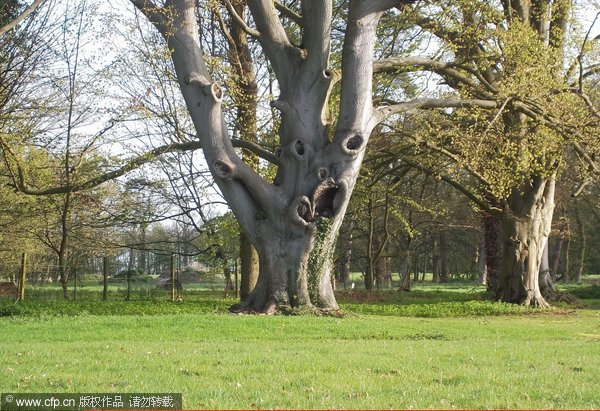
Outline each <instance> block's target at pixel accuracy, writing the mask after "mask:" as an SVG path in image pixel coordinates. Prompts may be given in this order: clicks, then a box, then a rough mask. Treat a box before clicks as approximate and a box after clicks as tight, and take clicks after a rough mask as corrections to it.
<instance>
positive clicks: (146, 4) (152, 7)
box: [129, 0, 168, 39]
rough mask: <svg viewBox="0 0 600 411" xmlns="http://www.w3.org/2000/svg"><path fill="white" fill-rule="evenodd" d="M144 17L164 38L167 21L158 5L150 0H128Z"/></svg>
mask: <svg viewBox="0 0 600 411" xmlns="http://www.w3.org/2000/svg"><path fill="white" fill-rule="evenodd" d="M129 1H130V2H131V4H133V5H134V6H135V7H136V8H137V9H138V10H139V11H141V12H142V14H144V16H146V18H147V19H148V20H149V21H150V23H152V24H153V25H154V27H156V29H157V30H158V31H159V32H160V34H162V36H163V37H165V39H166V38H167V36H168V29H167V24H168V21H167V19H166V18H165V16H164V14H163V13H162V10H161V8H160V7H158V6H157V5H156V4H154V2H153V1H152V0H129Z"/></svg>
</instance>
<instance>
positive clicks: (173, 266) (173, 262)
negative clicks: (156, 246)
mask: <svg viewBox="0 0 600 411" xmlns="http://www.w3.org/2000/svg"><path fill="white" fill-rule="evenodd" d="M176 288H177V287H175V254H171V301H176V300H177V296H176V295H175V294H176Z"/></svg>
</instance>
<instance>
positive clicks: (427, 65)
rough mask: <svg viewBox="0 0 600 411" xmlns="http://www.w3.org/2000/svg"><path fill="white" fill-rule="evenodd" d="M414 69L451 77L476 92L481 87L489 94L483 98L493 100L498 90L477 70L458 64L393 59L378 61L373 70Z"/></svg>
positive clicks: (418, 59)
mask: <svg viewBox="0 0 600 411" xmlns="http://www.w3.org/2000/svg"><path fill="white" fill-rule="evenodd" d="M407 67H414V69H416V70H422V69H425V70H429V71H433V72H434V73H437V74H439V75H440V76H448V77H451V78H452V79H453V80H454V81H456V82H459V83H462V84H465V85H467V86H469V87H471V88H473V89H474V91H476V90H477V89H481V86H483V87H485V88H486V89H487V91H488V92H484V91H480V94H481V95H482V96H485V97H486V98H492V97H493V93H496V92H497V90H496V89H495V88H494V87H493V86H492V85H491V84H489V83H488V82H487V81H486V80H485V79H484V78H483V77H482V76H481V74H480V73H479V72H477V70H474V69H472V68H469V67H464V66H462V65H458V64H456V63H450V62H444V61H439V60H434V59H429V58H424V57H392V58H388V59H383V60H378V61H375V62H374V63H373V70H374V72H375V73H394V72H396V71H397V70H399V69H401V68H407ZM458 69H462V70H465V71H467V72H468V73H470V74H472V75H474V76H476V77H477V78H478V80H479V81H480V84H478V83H477V82H475V81H474V80H473V79H472V78H469V77H468V76H466V75H465V74H464V73H462V72H460V71H459V70H458Z"/></svg>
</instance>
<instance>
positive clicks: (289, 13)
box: [275, 1, 303, 26]
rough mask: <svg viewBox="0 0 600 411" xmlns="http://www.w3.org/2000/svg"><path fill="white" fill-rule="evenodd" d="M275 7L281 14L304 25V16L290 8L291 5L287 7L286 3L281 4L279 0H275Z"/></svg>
mask: <svg viewBox="0 0 600 411" xmlns="http://www.w3.org/2000/svg"><path fill="white" fill-rule="evenodd" d="M275 8H276V9H277V10H278V11H279V12H280V13H281V14H283V15H284V16H285V17H287V18H288V19H290V20H292V21H293V22H294V23H296V24H297V25H299V26H302V21H303V18H302V16H301V15H299V14H298V13H296V12H295V11H294V10H292V9H290V8H289V7H286V6H285V5H283V4H281V3H280V2H278V1H276V2H275Z"/></svg>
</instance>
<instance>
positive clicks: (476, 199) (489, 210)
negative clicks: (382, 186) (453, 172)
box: [402, 158, 502, 215]
mask: <svg viewBox="0 0 600 411" xmlns="http://www.w3.org/2000/svg"><path fill="white" fill-rule="evenodd" d="M402 161H404V162H405V163H407V164H409V165H410V166H411V167H414V168H416V169H417V170H420V171H422V172H424V173H425V174H429V175H431V176H434V177H436V178H439V179H440V180H442V181H444V182H446V183H448V184H450V186H452V187H454V188H455V189H456V190H458V191H460V192H461V193H463V194H464V195H465V196H467V198H469V200H471V201H472V202H473V203H474V204H475V205H477V206H478V207H479V208H480V209H482V210H483V211H485V212H487V213H489V214H491V215H501V214H502V210H501V209H499V208H497V207H492V206H490V205H489V204H488V203H487V202H486V201H485V200H484V199H482V198H481V197H480V196H478V195H477V194H475V193H474V192H472V191H471V190H469V189H468V188H467V187H465V186H464V185H463V184H461V183H459V182H458V181H456V180H454V179H453V178H451V177H450V176H448V175H445V174H440V173H439V172H437V171H435V170H433V169H431V168H429V167H425V166H424V165H423V164H420V163H417V162H414V161H411V160H408V159H405V158H403V159H402Z"/></svg>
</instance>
